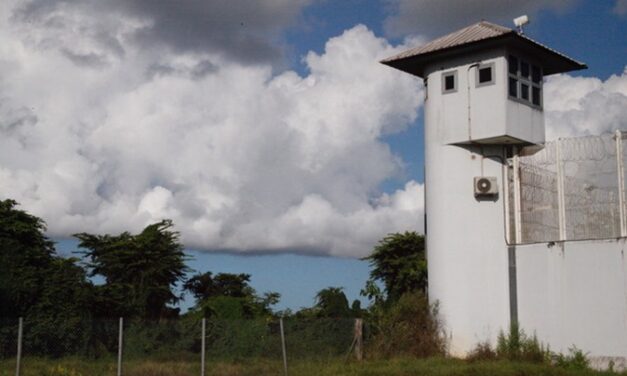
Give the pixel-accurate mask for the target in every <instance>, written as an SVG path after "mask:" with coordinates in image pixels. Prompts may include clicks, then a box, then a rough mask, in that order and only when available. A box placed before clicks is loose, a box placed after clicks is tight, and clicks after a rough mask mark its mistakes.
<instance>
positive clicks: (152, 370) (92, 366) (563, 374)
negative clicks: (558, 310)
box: [0, 357, 627, 376]
mask: <svg viewBox="0 0 627 376" xmlns="http://www.w3.org/2000/svg"><path fill="white" fill-rule="evenodd" d="M26 361H27V362H25V367H24V372H23V373H22V375H23V376H101V375H102V376H105V375H106V376H111V375H115V363H113V364H111V363H107V362H102V361H100V360H88V359H84V360H81V359H77V358H71V359H66V358H61V359H56V360H53V359H31V358H27V359H26ZM14 365H15V363H14V362H9V361H6V360H2V361H0V376H13V375H14V374H15V370H14V368H13V367H14ZM288 366H289V374H290V375H293V376H375V375H376V376H380V375H385V376H409V375H425V376H431V375H434V376H461V375H477V376H479V375H481V376H519V375H525V376H541V375H546V376H587V375H590V376H606V375H607V376H609V375H617V374H616V373H612V372H598V371H593V370H589V369H571V368H559V367H555V366H551V365H548V364H545V363H531V362H523V361H508V360H498V361H476V362H468V361H464V360H460V359H449V358H441V357H436V358H424V359H418V358H414V357H395V358H390V359H378V360H367V361H364V362H348V363H347V362H345V360H344V358H343V357H341V358H335V359H332V360H327V361H321V360H298V361H293V362H291V363H289V365H288ZM282 371H283V365H282V362H281V361H280V360H275V359H254V358H249V359H243V360H241V361H239V362H233V361H229V362H210V363H208V364H207V373H206V374H207V376H265V375H273V376H276V375H282ZM123 374H124V376H197V375H199V374H200V368H199V364H198V362H194V363H192V362H188V361H184V362H176V361H164V362H155V361H150V360H146V361H139V360H138V361H129V362H127V363H125V366H124V373H123ZM622 375H627V374H626V373H623V374H622Z"/></svg>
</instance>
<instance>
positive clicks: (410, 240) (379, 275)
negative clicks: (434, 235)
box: [362, 232, 427, 302]
mask: <svg viewBox="0 0 627 376" xmlns="http://www.w3.org/2000/svg"><path fill="white" fill-rule="evenodd" d="M364 259H365V260H368V261H370V265H371V267H372V270H371V271H370V279H369V281H368V282H367V284H366V288H365V289H364V290H362V294H364V295H367V296H369V297H370V298H376V297H377V294H378V293H380V292H379V291H378V287H377V285H376V281H379V282H381V283H382V284H383V286H384V290H385V295H386V296H385V300H386V301H387V302H395V301H398V299H400V297H401V296H402V295H403V294H405V293H408V292H414V291H420V292H422V293H424V294H425V295H426V293H427V259H426V255H425V239H424V236H422V235H419V234H417V233H416V232H404V233H396V234H389V235H387V236H386V237H385V238H383V239H382V240H381V241H379V243H378V244H377V245H376V246H375V248H374V250H373V252H372V254H371V255H370V256H368V257H366V258H364Z"/></svg>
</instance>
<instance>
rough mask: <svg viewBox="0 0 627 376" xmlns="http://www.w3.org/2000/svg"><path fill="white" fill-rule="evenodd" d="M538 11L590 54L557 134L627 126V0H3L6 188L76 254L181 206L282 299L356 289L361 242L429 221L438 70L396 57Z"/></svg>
mask: <svg viewBox="0 0 627 376" xmlns="http://www.w3.org/2000/svg"><path fill="white" fill-rule="evenodd" d="M522 14H528V15H529V16H530V19H531V23H530V24H529V25H528V26H526V27H525V33H526V34H527V35H528V36H529V37H531V38H532V39H534V40H537V41H539V42H541V43H543V44H546V45H548V46H550V47H552V48H555V49H557V50H559V51H561V52H563V53H565V54H567V55H569V56H571V57H573V58H575V59H577V60H580V61H583V62H585V63H587V64H588V66H589V69H587V70H585V71H579V72H574V73H569V74H563V75H556V76H551V77H547V79H546V82H545V86H544V91H545V119H546V127H547V138H548V139H549V140H550V139H555V138H557V137H570V136H578V135H587V134H600V133H604V132H610V131H613V130H615V129H627V73H626V66H627V0H603V1H598V0H554V1H547V0H544V1H541V0H517V1H513V0H474V1H456V0H440V1H429V0H343V1H331V0H265V1H245V0H241V1H192V0H190V1H178V0H150V1H149V0H106V1H103V0H81V1H77V0H19V1H17V0H3V1H2V2H0V199H4V198H12V199H14V200H16V201H18V202H19V203H20V204H21V208H22V209H24V210H27V211H29V212H31V213H33V214H35V215H37V216H40V217H42V218H43V219H44V220H45V221H46V222H47V225H48V234H49V236H51V237H52V238H53V239H55V240H56V241H58V244H59V249H60V251H61V253H62V254H70V253H71V252H72V251H73V250H74V249H75V248H76V242H75V241H73V240H71V235H72V234H74V233H77V232H91V233H103V234H104V233H120V232H122V231H127V230H128V231H131V232H138V231H140V230H141V229H142V228H143V227H145V226H146V225H148V224H150V223H154V222H156V221H158V220H161V219H163V218H170V219H172V220H173V221H174V223H175V226H176V229H177V230H178V231H179V232H180V233H181V239H182V241H183V243H184V244H185V245H186V247H187V249H188V252H189V254H190V255H191V256H193V258H194V260H192V261H190V264H191V266H192V267H193V268H194V269H195V270H197V271H199V272H204V271H208V270H211V271H213V272H246V273H250V274H252V282H253V287H255V288H256V289H257V290H258V291H259V292H264V291H278V292H280V293H282V294H283V299H282V302H281V303H280V304H279V308H286V307H289V308H292V309H298V308H299V307H303V306H309V305H311V304H313V296H314V295H315V292H316V291H318V290H320V289H321V288H324V287H327V286H343V287H345V289H346V290H345V291H346V293H347V295H348V296H349V299H351V300H352V299H355V298H358V292H359V289H360V288H361V287H362V286H363V284H364V283H365V280H366V278H367V276H368V270H369V269H368V264H367V262H365V261H361V260H359V259H360V258H362V257H364V256H367V255H368V254H369V253H370V251H371V250H372V248H373V246H374V245H375V244H376V243H377V241H378V240H379V239H381V238H383V237H384V236H385V235H386V234H388V233H392V232H401V231H418V232H422V229H423V221H422V219H423V197H422V196H423V192H424V187H423V181H424V180H423V165H424V158H423V136H422V133H423V118H422V106H423V103H422V100H423V87H422V83H421V80H420V79H418V78H415V77H412V76H410V75H407V74H404V73H402V72H398V71H395V70H393V69H391V68H389V67H386V66H383V65H381V64H379V63H378V61H379V60H381V59H383V58H385V57H389V56H391V55H393V54H395V53H398V52H400V51H403V50H405V49H407V48H410V47H413V46H416V45H419V44H422V43H425V42H427V41H429V40H431V39H433V38H435V37H438V36H440V35H443V34H446V33H449V32H452V31H454V30H457V29H459V28H461V27H464V26H467V25H469V24H472V23H474V22H477V21H480V20H482V19H485V20H488V21H491V22H495V23H499V24H502V25H504V26H508V27H512V21H511V20H512V19H513V18H514V17H517V16H519V15H522ZM185 304H187V305H189V301H187V302H186V303H185Z"/></svg>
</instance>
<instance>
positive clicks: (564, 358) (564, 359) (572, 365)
mask: <svg viewBox="0 0 627 376" xmlns="http://www.w3.org/2000/svg"><path fill="white" fill-rule="evenodd" d="M552 358H553V363H554V364H555V365H556V366H557V367H560V368H565V369H573V370H586V369H588V368H589V366H590V360H588V354H584V352H583V351H581V350H580V349H578V348H577V347H576V346H574V345H573V347H570V348H569V349H568V354H567V355H564V354H553V357H552Z"/></svg>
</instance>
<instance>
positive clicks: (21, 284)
mask: <svg viewBox="0 0 627 376" xmlns="http://www.w3.org/2000/svg"><path fill="white" fill-rule="evenodd" d="M16 206H17V202H15V201H13V200H4V201H0V317H5V318H8V317H10V318H16V317H18V316H21V317H24V319H25V320H26V322H27V323H28V328H29V330H28V331H27V332H26V333H25V334H24V335H25V339H24V341H25V342H26V343H28V344H29V351H30V352H31V353H32V354H45V355H53V356H55V355H62V354H63V353H64V352H66V353H67V352H72V351H79V350H80V351H84V349H85V347H86V346H87V342H88V340H89V335H90V332H89V328H90V326H91V325H90V317H91V312H90V308H91V307H92V298H91V297H92V291H93V289H92V288H93V285H92V284H91V283H90V282H89V281H88V280H87V277H86V273H85V270H84V269H83V268H81V267H80V266H79V265H77V260H76V259H72V258H70V259H66V258H62V257H59V256H58V255H57V254H56V252H55V249H54V244H53V243H52V242H51V241H50V240H49V239H48V238H47V237H46V236H45V234H44V231H45V229H46V226H45V223H44V221H43V220H41V219H40V218H37V217H35V216H33V215H30V214H28V213H26V212H24V211H22V210H18V209H16ZM11 322H13V323H15V322H16V321H15V320H11V321H8V322H5V323H1V324H0V353H2V352H4V351H5V350H6V347H7V346H9V347H12V348H13V347H14V346H13V345H12V344H9V343H8V342H6V341H5V340H8V341H10V338H13V335H12V334H10V335H9V334H8V333H7V332H9V333H14V332H15V328H13V327H12V326H11V325H10V323H11ZM5 324H8V325H7V326H4V325H5Z"/></svg>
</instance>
